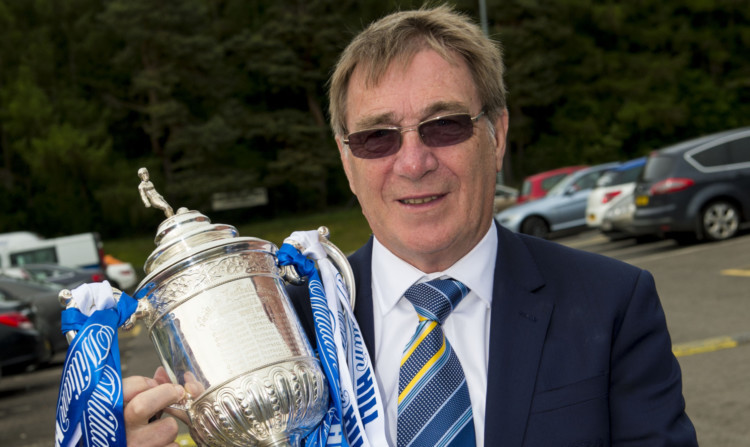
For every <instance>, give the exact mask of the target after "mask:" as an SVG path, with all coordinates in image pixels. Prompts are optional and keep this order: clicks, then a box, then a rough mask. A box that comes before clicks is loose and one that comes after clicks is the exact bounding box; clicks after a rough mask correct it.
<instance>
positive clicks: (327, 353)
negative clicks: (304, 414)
mask: <svg viewBox="0 0 750 447" xmlns="http://www.w3.org/2000/svg"><path fill="white" fill-rule="evenodd" d="M276 256H277V257H278V260H279V264H280V265H293V266H294V267H295V268H296V269H297V273H298V274H299V275H300V276H307V277H308V288H309V290H310V303H311V304H312V312H313V320H314V321H315V338H316V340H317V345H318V358H320V363H321V365H323V372H324V373H325V375H326V379H327V380H328V390H329V393H328V395H329V400H328V411H327V412H326V415H325V417H324V418H323V421H322V422H321V423H320V424H319V425H318V426H317V427H316V428H315V429H313V431H312V432H310V434H309V435H308V436H307V437H306V438H305V446H306V447H322V446H326V445H333V444H332V443H329V442H328V440H329V435H332V434H333V433H331V426H332V425H334V424H340V423H341V421H342V415H343V410H342V403H341V389H340V380H339V377H340V373H339V365H338V356H337V355H336V343H335V341H334V338H333V336H334V335H333V331H334V327H333V318H334V316H333V315H331V311H330V310H329V309H328V303H327V302H326V295H325V289H324V288H323V282H322V281H321V280H320V273H318V270H317V269H316V268H315V262H313V261H312V260H310V259H307V258H306V257H305V256H303V255H302V254H301V253H300V252H299V250H297V249H296V248H294V247H293V246H291V245H289V244H283V245H282V246H281V248H280V249H279V250H278V252H277V253H276ZM336 445H342V446H347V447H348V446H349V444H348V442H347V441H346V436H344V435H343V433H342V434H341V443H340V444H339V443H338V442H336Z"/></svg>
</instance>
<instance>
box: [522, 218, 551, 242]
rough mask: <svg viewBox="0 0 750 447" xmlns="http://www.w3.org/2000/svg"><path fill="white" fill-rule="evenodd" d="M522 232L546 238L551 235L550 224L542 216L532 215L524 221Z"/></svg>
mask: <svg viewBox="0 0 750 447" xmlns="http://www.w3.org/2000/svg"><path fill="white" fill-rule="evenodd" d="M521 233H523V234H528V235H531V236H536V237H540V238H542V239H546V238H547V236H548V235H549V226H548V225H547V222H545V221H544V219H542V218H541V217H537V216H532V217H529V218H528V219H526V220H524V221H523V224H522V225H521Z"/></svg>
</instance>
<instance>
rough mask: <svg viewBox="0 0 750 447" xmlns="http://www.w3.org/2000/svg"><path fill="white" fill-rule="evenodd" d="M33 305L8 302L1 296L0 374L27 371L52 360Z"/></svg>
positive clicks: (21, 302) (22, 302) (5, 297)
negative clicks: (37, 323)
mask: <svg viewBox="0 0 750 447" xmlns="http://www.w3.org/2000/svg"><path fill="white" fill-rule="evenodd" d="M36 318H37V316H36V312H35V309H34V306H33V305H32V304H30V303H27V302H24V301H12V300H8V297H7V296H5V295H3V294H2V293H0V375H2V374H8V373H13V372H18V371H24V370H25V369H27V368H29V367H33V366H35V365H37V364H39V363H44V362H46V361H48V360H49V359H50V357H51V351H50V349H49V346H48V345H47V344H46V343H45V339H44V337H42V335H41V334H40V333H39V331H37V329H36V326H35V322H36Z"/></svg>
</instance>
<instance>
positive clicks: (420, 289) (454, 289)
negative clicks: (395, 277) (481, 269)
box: [404, 279, 469, 324]
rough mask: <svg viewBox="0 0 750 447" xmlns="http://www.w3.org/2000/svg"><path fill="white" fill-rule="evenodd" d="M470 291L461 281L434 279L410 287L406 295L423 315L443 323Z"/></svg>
mask: <svg viewBox="0 0 750 447" xmlns="http://www.w3.org/2000/svg"><path fill="white" fill-rule="evenodd" d="M468 293H469V289H468V287H466V286H465V285H464V284H463V283H462V282H460V281H457V280H455V279H433V280H432V281H427V282H422V283H419V284H414V285H413V286H411V287H409V288H408V289H407V290H406V292H405V293H404V297H405V298H406V299H407V300H409V302H410V303H411V304H412V305H413V306H414V309H416V311H417V313H418V314H419V315H420V316H421V317H424V318H427V319H429V320H432V321H437V322H438V323H440V324H443V322H444V321H445V319H446V318H448V315H450V313H451V312H453V309H455V308H456V306H458V303H460V302H461V300H462V299H463V298H464V297H465V296H466V295H468Z"/></svg>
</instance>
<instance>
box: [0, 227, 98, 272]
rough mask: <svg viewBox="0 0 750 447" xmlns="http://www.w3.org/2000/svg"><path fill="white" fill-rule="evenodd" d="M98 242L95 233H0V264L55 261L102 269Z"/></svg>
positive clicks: (11, 264) (60, 263) (54, 262)
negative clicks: (46, 235)
mask: <svg viewBox="0 0 750 447" xmlns="http://www.w3.org/2000/svg"><path fill="white" fill-rule="evenodd" d="M103 256H104V254H103V250H102V243H101V241H100V240H99V235H98V234H96V233H81V234H75V235H72V236H62V237H56V238H52V239H42V238H39V237H38V236H36V235H34V234H33V233H28V232H14V233H5V234H0V268H7V267H21V266H23V265H25V264H59V265H62V266H66V267H74V268H83V269H100V270H102V271H104V262H103V259H102V258H103Z"/></svg>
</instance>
